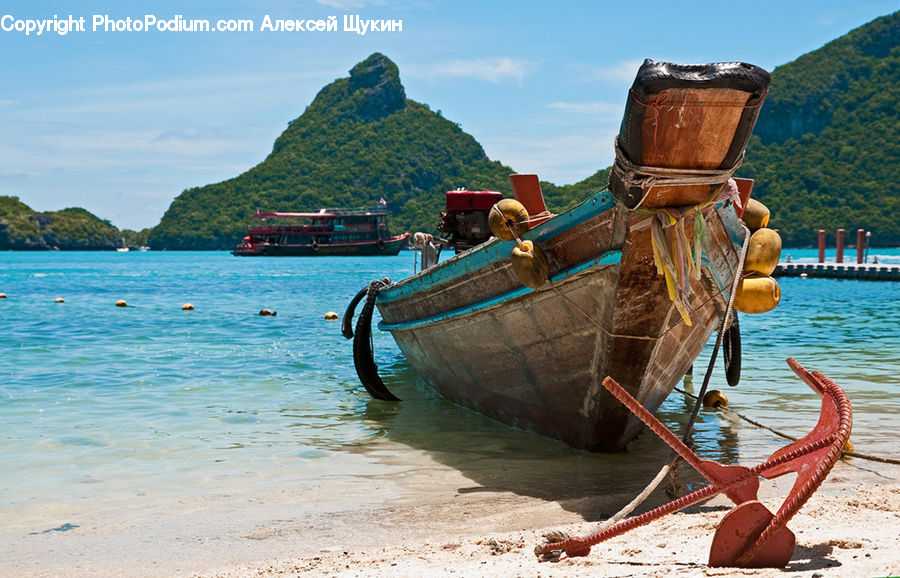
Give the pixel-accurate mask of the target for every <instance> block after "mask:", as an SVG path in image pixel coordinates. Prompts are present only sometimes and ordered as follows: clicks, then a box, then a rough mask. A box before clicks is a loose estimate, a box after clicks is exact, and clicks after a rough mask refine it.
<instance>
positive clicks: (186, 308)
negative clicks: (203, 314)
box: [181, 303, 194, 311]
mask: <svg viewBox="0 0 900 578" xmlns="http://www.w3.org/2000/svg"><path fill="white" fill-rule="evenodd" d="M181 310H182V311H193V310H194V306H193V305H191V304H190V303H185V304H184V305H182V306H181Z"/></svg>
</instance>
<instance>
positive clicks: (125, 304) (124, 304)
mask: <svg viewBox="0 0 900 578" xmlns="http://www.w3.org/2000/svg"><path fill="white" fill-rule="evenodd" d="M116 307H128V303H126V302H125V300H124V299H119V300H118V301H116Z"/></svg>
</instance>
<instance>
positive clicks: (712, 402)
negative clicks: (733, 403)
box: [703, 389, 728, 408]
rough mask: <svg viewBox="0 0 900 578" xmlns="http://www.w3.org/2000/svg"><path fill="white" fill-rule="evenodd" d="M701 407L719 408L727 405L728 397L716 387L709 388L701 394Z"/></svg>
mask: <svg viewBox="0 0 900 578" xmlns="http://www.w3.org/2000/svg"><path fill="white" fill-rule="evenodd" d="M703 407H708V408H719V407H728V398H727V397H725V394H724V393H722V392H721V391H719V390H718V389H711V390H709V391H707V392H706V395H704V396H703Z"/></svg>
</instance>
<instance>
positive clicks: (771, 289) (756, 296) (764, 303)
mask: <svg viewBox="0 0 900 578" xmlns="http://www.w3.org/2000/svg"><path fill="white" fill-rule="evenodd" d="M779 301H781V287H779V286H778V282H777V281H775V279H773V278H771V277H769V276H768V275H760V274H759V273H749V274H746V275H744V276H743V277H742V278H741V280H740V281H739V282H738V286H737V291H736V292H735V295H734V308H735V309H737V310H738V311H740V312H741V313H765V312H766V311H771V310H772V309H775V307H776V306H777V305H778V302H779Z"/></svg>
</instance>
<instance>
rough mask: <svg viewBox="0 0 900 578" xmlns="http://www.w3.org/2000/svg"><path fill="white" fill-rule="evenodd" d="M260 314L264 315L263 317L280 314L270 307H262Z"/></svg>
mask: <svg viewBox="0 0 900 578" xmlns="http://www.w3.org/2000/svg"><path fill="white" fill-rule="evenodd" d="M259 314H260V315H262V316H263V317H274V316H276V315H278V312H277V311H272V310H270V309H260V310H259Z"/></svg>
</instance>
